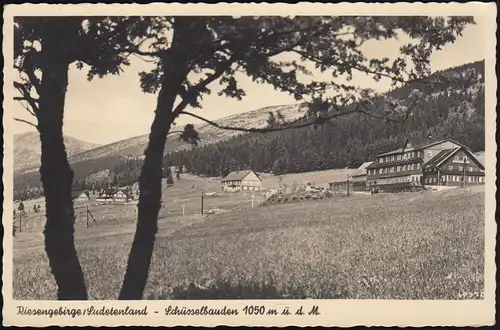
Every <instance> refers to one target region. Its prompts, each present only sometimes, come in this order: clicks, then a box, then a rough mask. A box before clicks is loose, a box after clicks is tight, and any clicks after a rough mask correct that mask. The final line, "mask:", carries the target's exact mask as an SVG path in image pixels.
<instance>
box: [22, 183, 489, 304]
mask: <svg viewBox="0 0 500 330" xmlns="http://www.w3.org/2000/svg"><path fill="white" fill-rule="evenodd" d="M117 216H119V215H117ZM133 230H134V224H133V221H132V219H130V221H126V223H124V224H122V225H120V224H118V223H113V224H111V223H110V224H109V225H106V224H102V225H98V226H96V227H95V228H94V230H91V229H88V230H86V231H84V232H83V234H80V235H77V250H78V252H79V256H80V260H81V263H82V266H83V268H84V273H85V276H86V281H87V286H88V290H89V295H90V297H91V298H92V299H116V298H117V296H118V292H119V289H120V285H121V281H122V279H123V274H124V271H125V265H126V259H127V255H128V252H129V249H130V244H131V240H132V235H133ZM97 234H99V235H97ZM39 235H40V234H39ZM19 239H20V240H21V239H22V238H21V237H19ZM15 240H18V237H16V238H15ZM14 245H15V250H14V270H13V272H14V273H13V277H14V283H13V286H14V287H13V289H14V298H15V299H55V298H56V297H55V292H56V288H55V282H54V280H53V277H52V275H51V274H50V270H49V267H48V261H47V258H46V256H45V252H44V250H43V246H40V245H39V244H29V243H28V242H27V240H25V241H19V243H16V242H15V244H14ZM483 286H484V190H480V189H475V188H473V189H472V190H469V189H456V190H453V191H445V192H434V193H429V192H423V193H408V194H398V195H374V196H353V197H350V198H334V199H330V200H322V201H307V202H302V203H295V204H285V205H274V206H266V207H259V208H254V209H247V210H240V211H233V212H228V213H222V214H218V215H210V216H205V217H201V216H195V215H186V216H184V217H170V218H169V217H166V218H164V219H162V220H161V221H160V230H159V233H158V239H157V241H156V245H155V252H154V255H153V261H152V265H151V272H150V277H149V282H148V285H147V287H146V297H147V298H148V299H188V298H189V299H200V298H203V299H217V298H225V299H250V298H254V299H259V298H260V299H265V298H274V299H280V298H317V299H321V298H324V299H332V298H338V299H342V298H347V299H480V298H481V295H482V292H483Z"/></svg>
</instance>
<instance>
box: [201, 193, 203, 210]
mask: <svg viewBox="0 0 500 330" xmlns="http://www.w3.org/2000/svg"><path fill="white" fill-rule="evenodd" d="M201 215H203V190H201Z"/></svg>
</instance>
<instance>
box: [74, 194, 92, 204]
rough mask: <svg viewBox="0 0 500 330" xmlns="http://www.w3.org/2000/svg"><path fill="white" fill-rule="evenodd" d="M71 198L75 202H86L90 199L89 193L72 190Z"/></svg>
mask: <svg viewBox="0 0 500 330" xmlns="http://www.w3.org/2000/svg"><path fill="white" fill-rule="evenodd" d="M71 199H73V202H75V203H81V202H88V201H89V200H90V197H89V193H88V192H86V191H72V192H71Z"/></svg>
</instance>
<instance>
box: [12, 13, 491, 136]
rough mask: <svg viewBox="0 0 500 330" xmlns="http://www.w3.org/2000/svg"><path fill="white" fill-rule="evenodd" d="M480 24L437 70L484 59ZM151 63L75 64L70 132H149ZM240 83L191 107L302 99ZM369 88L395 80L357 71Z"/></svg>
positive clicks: (442, 57) (388, 51)
mask: <svg viewBox="0 0 500 330" xmlns="http://www.w3.org/2000/svg"><path fill="white" fill-rule="evenodd" d="M475 20H476V24H475V25H470V26H468V27H467V28H466V29H465V30H464V33H463V36H462V37H459V38H458V39H457V40H456V41H455V43H454V44H450V45H447V46H446V47H444V48H443V49H442V50H441V51H438V52H435V53H433V54H432V55H431V68H432V70H433V71H437V70H442V69H446V68H449V67H454V66H457V65H462V64H464V63H470V62H474V61H479V60H483V59H484V57H485V47H486V45H485V42H484V38H483V35H484V29H485V24H484V22H481V20H479V18H476V19H475ZM407 41H408V39H404V38H400V39H399V40H394V39H393V40H389V41H374V42H368V43H366V44H365V45H364V46H363V51H364V53H365V55H366V56H367V57H368V58H371V57H376V58H382V57H389V58H393V57H394V56H395V55H397V52H398V48H399V47H400V46H401V45H402V44H404V43H406V42H407ZM150 68H151V63H147V62H144V61H143V60H141V59H139V58H136V57H132V58H131V65H130V66H128V67H124V72H123V73H122V74H121V75H119V76H108V77H104V78H102V79H99V80H93V81H91V82H88V81H87V80H86V72H85V71H80V70H77V69H76V67H75V66H74V65H73V66H72V67H71V69H70V72H69V84H68V91H67V94H66V106H65V117H64V134H66V135H69V136H72V137H74V138H77V139H80V140H82V141H86V142H92V143H97V144H107V143H112V142H115V141H119V140H123V139H127V138H130V137H134V136H138V135H144V134H148V133H149V129H150V126H151V123H152V120H153V115H154V113H153V111H154V109H155V105H156V95H154V94H145V93H143V92H142V91H141V90H140V87H139V72H141V71H145V70H148V69H150ZM236 78H237V81H238V83H239V85H240V86H241V87H242V88H243V89H244V90H245V92H246V96H245V97H244V98H243V100H241V101H238V100H235V99H230V98H226V97H222V96H218V95H217V93H216V91H217V90H218V89H217V86H218V83H217V82H214V83H213V84H212V85H211V86H213V87H214V88H213V91H212V94H211V95H207V96H205V97H204V98H203V100H202V101H201V105H202V108H201V109H190V110H189V111H191V112H194V113H196V114H198V115H202V116H204V117H205V118H207V119H212V120H213V119H217V118H223V117H226V116H230V115H234V114H238V113H243V112H246V111H251V110H256V109H258V108H262V107H266V106H273V105H284V104H293V103H296V101H295V99H294V98H293V97H292V96H290V95H289V94H287V93H283V92H278V91H275V90H274V89H273V88H272V87H271V86H270V85H264V84H256V83H253V82H252V81H251V80H250V79H249V78H247V77H246V76H244V75H242V74H239V75H237V77H236ZM350 83H352V84H355V85H358V86H360V87H364V88H373V89H375V90H376V91H379V92H383V91H385V90H387V89H388V88H389V87H390V86H389V83H388V82H375V81H374V80H373V79H372V78H371V77H369V76H366V75H365V74H361V73H360V74H357V75H354V77H353V80H352V81H351V82H350ZM14 107H15V108H14V109H13V110H14V111H13V113H14V116H15V117H18V118H22V119H27V120H30V121H32V122H36V119H35V118H33V117H31V116H30V115H29V114H28V113H27V112H26V111H25V110H24V109H23V107H22V106H21V105H20V104H19V103H18V102H16V103H15V104H14ZM198 122H199V121H198V120H195V119H194V118H192V117H187V116H184V117H180V118H178V119H177V120H176V123H177V124H178V125H184V124H187V123H198ZM33 130H34V128H33V127H31V126H29V125H27V124H25V123H20V122H15V123H14V126H13V131H14V134H18V133H23V132H28V131H33Z"/></svg>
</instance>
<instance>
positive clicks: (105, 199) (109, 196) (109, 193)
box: [96, 189, 116, 203]
mask: <svg viewBox="0 0 500 330" xmlns="http://www.w3.org/2000/svg"><path fill="white" fill-rule="evenodd" d="M115 191H116V190H114V189H103V190H101V192H100V193H99V195H98V196H97V198H96V202H99V203H113V195H114V193H115Z"/></svg>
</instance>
